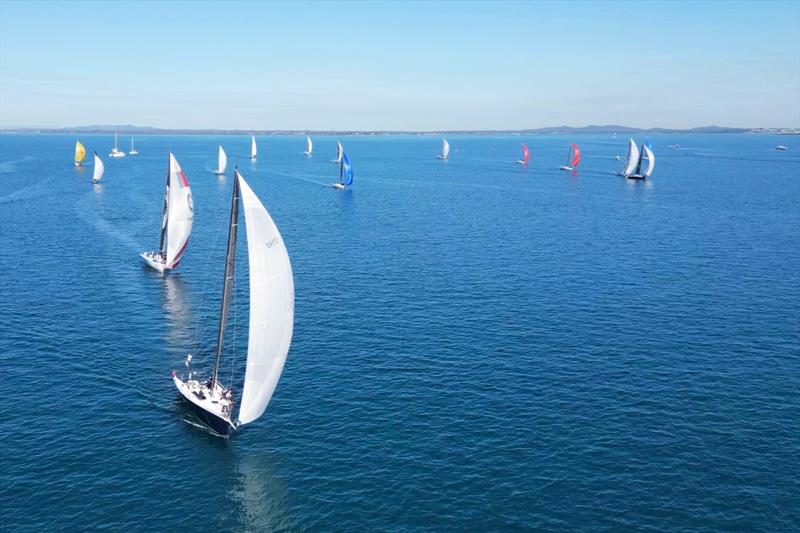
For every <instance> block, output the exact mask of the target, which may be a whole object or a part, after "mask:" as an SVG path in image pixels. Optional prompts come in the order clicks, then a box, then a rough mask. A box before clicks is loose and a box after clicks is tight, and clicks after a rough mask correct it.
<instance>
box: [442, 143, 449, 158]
mask: <svg viewBox="0 0 800 533" xmlns="http://www.w3.org/2000/svg"><path fill="white" fill-rule="evenodd" d="M449 155H450V143H449V142H447V139H442V159H447V156H449Z"/></svg>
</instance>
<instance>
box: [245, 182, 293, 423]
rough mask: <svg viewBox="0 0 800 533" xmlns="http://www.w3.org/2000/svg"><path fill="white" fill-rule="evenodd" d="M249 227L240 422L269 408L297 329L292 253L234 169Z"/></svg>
mask: <svg viewBox="0 0 800 533" xmlns="http://www.w3.org/2000/svg"><path fill="white" fill-rule="evenodd" d="M235 179H236V180H237V181H238V184H239V190H240V193H241V204H242V207H243V210H244V219H245V224H246V226H247V255H248V264H249V277H250V324H249V327H248V343H247V365H246V369H245V377H244V389H243V391H242V401H241V404H240V406H239V417H238V418H239V420H238V422H239V424H247V423H249V422H252V421H254V420H256V419H257V418H258V417H260V416H261V415H262V413H263V412H264V410H265V409H266V408H267V404H268V403H269V401H270V399H271V398H272V393H273V392H274V391H275V387H276V386H277V384H278V379H279V378H280V376H281V372H282V371H283V365H284V362H285V361H286V354H287V353H288V352H289V345H290V344H291V342H292V330H293V327H294V281H293V279H292V265H291V263H290V262H289V254H288V253H287V251H286V246H284V243H283V239H282V237H281V234H280V233H279V232H278V228H277V227H275V223H274V222H273V221H272V218H271V217H270V216H269V213H268V212H267V210H266V209H265V208H264V205H263V204H262V203H261V201H260V200H259V199H258V197H257V196H256V195H255V193H254V192H253V190H252V189H251V188H250V186H249V185H248V184H247V182H246V181H245V180H244V178H243V177H242V175H241V174H239V173H238V171H237V172H236V176H235Z"/></svg>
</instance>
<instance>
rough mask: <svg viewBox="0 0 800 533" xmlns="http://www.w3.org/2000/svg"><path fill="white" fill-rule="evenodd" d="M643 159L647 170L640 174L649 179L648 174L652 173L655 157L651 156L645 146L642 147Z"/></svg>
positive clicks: (647, 147) (650, 151)
mask: <svg viewBox="0 0 800 533" xmlns="http://www.w3.org/2000/svg"><path fill="white" fill-rule="evenodd" d="M643 158H644V159H647V168H646V169H645V170H644V172H643V173H642V176H644V177H645V178H649V177H650V174H652V173H653V169H654V168H655V167H656V156H655V155H653V151H652V150H650V147H649V146H647V145H645V146H644V156H643Z"/></svg>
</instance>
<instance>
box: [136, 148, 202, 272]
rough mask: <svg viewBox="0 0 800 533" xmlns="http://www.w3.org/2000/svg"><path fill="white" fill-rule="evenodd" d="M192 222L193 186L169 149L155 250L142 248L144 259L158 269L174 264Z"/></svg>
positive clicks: (180, 253) (175, 265) (178, 258)
mask: <svg viewBox="0 0 800 533" xmlns="http://www.w3.org/2000/svg"><path fill="white" fill-rule="evenodd" d="M193 222H194V203H193V201H192V189H191V187H189V180H187V179H186V174H184V173H183V170H182V169H181V166H180V165H179V164H178V160H177V159H175V156H174V155H172V152H170V154H169V169H168V171H167V188H166V192H165V193H164V211H163V215H162V217H161V237H160V238H159V242H158V251H157V252H142V253H141V254H140V255H141V257H142V259H144V262H145V263H147V265H148V266H150V267H151V268H153V269H155V270H157V271H159V272H164V271H166V270H172V269H173V268H177V267H178V263H180V261H181V258H182V257H183V254H184V252H185V251H186V246H187V245H188V244H189V236H190V235H191V234H192V224H193Z"/></svg>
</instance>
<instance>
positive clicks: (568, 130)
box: [0, 124, 800, 135]
mask: <svg viewBox="0 0 800 533" xmlns="http://www.w3.org/2000/svg"><path fill="white" fill-rule="evenodd" d="M0 132H2V133H62V134H92V133H97V134H109V133H115V132H117V133H122V134H127V135H130V134H133V135H251V134H254V135H307V134H313V135H575V134H603V135H613V134H615V133H616V134H621V135H629V134H639V135H641V134H645V135H647V134H649V135H658V134H669V133H770V134H777V135H799V134H800V129H798V128H728V127H722V126H701V127H697V128H689V129H677V128H632V127H629V126H621V125H616V124H608V125H605V126H595V125H590V126H578V127H574V126H555V127H547V128H532V129H518V130H514V129H508V130H436V131H404V130H258V129H255V130H247V129H215V128H209V129H190V128H154V127H152V126H134V125H132V124H117V125H112V124H101V125H91V126H72V127H63V128H0Z"/></svg>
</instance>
